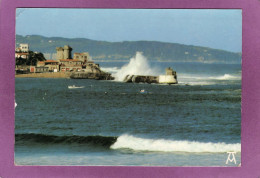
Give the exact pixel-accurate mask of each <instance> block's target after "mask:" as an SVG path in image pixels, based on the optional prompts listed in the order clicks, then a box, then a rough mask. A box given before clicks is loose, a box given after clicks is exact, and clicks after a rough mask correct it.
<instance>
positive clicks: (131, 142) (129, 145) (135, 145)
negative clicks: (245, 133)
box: [110, 135, 241, 153]
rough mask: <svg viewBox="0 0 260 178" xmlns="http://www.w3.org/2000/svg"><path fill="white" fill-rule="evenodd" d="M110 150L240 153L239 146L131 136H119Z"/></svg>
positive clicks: (236, 144)
mask: <svg viewBox="0 0 260 178" xmlns="http://www.w3.org/2000/svg"><path fill="white" fill-rule="evenodd" d="M110 148H111V149H132V150H135V151H159V152H190V153H192V152H193V153H222V152H228V151H235V152H241V144H240V143H235V144H227V143H211V142H208V143H203V142H196V141H186V140H181V141H175V140H165V139H145V138H138V137H134V136H132V135H121V136H120V137H118V138H117V141H116V142H115V143H114V144H113V145H112V146H111V147H110Z"/></svg>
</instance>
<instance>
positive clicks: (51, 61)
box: [44, 60, 59, 62]
mask: <svg viewBox="0 0 260 178" xmlns="http://www.w3.org/2000/svg"><path fill="white" fill-rule="evenodd" d="M44 62H59V61H55V60H46V61H44Z"/></svg>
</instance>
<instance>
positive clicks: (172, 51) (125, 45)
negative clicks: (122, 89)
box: [16, 35, 241, 63]
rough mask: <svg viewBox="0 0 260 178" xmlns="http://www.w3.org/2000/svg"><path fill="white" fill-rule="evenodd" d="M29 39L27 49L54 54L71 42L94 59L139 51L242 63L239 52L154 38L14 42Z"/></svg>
mask: <svg viewBox="0 0 260 178" xmlns="http://www.w3.org/2000/svg"><path fill="white" fill-rule="evenodd" d="M19 43H28V44H29V45H30V50H32V51H37V52H42V53H44V54H45V56H46V58H55V53H56V47H59V46H64V45H70V46H71V47H72V48H73V51H72V53H74V52H89V54H90V55H91V57H92V58H93V59H94V60H104V61H116V60H129V59H130V58H131V57H133V56H134V55H135V53H136V51H142V52H143V54H144V55H145V56H146V57H147V58H148V60H153V61H174V62H206V63H241V54H240V53H233V52H228V51H224V50H217V49H211V48H206V47H199V46H191V45H182V44H177V43H164V42H156V41H133V42H132V41H131V42H130V41H124V42H105V41H95V40H89V39H85V38H73V39H69V38H61V37H51V38H48V37H43V36H39V35H30V36H25V37H24V36H21V35H17V36H16V44H17V45H18V44H19Z"/></svg>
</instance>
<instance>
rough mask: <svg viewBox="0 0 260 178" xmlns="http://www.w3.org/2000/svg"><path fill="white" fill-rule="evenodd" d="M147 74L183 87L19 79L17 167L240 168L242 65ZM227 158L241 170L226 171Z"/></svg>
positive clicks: (157, 66)
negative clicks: (167, 76)
mask: <svg viewBox="0 0 260 178" xmlns="http://www.w3.org/2000/svg"><path fill="white" fill-rule="evenodd" d="M146 62H147V61H146ZM100 66H101V68H102V69H103V70H105V71H108V72H111V73H112V74H113V75H114V76H118V75H122V71H121V72H120V70H121V69H122V67H123V66H124V70H129V72H130V71H133V70H132V69H131V66H130V65H129V63H123V62H117V63H100ZM146 67H147V68H149V69H150V72H152V73H154V74H155V75H157V74H164V70H165V68H166V67H172V68H173V69H174V70H176V71H177V74H178V81H179V84H177V85H157V84H143V83H140V84H136V83H123V82H121V81H119V80H117V81H97V80H84V79H45V78H37V79H36V78H16V79H15V99H16V103H17V107H16V109H15V163H16V164H17V165H97V166H101V165H112V166H237V165H238V164H239V163H240V162H241V65H240V64H199V63H166V62H163V63H158V62H152V63H150V64H149V65H148V66H146ZM138 70H142V68H140V69H138ZM146 71H147V70H146ZM153 71H154V72H153ZM69 85H75V86H83V87H84V88H77V89H68V86H69ZM141 89H144V90H146V93H144V94H141V93H140V92H139V91H140V90H141ZM229 151H234V152H236V154H235V159H236V164H235V163H234V162H230V163H228V164H226V160H227V157H228V154H227V152H229Z"/></svg>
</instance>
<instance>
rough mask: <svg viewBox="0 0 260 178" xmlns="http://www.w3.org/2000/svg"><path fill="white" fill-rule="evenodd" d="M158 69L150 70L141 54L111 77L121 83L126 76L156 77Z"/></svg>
mask: <svg viewBox="0 0 260 178" xmlns="http://www.w3.org/2000/svg"><path fill="white" fill-rule="evenodd" d="M158 73H159V69H157V68H152V67H151V66H150V64H149V62H148V60H147V58H146V57H145V56H143V54H142V52H136V55H135V56H134V57H133V58H131V59H130V62H129V63H128V64H126V65H124V66H123V67H122V68H121V69H119V70H118V71H117V72H116V73H115V74H114V75H113V76H114V77H115V80H116V81H123V80H124V78H125V76H127V75H156V74H158Z"/></svg>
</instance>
